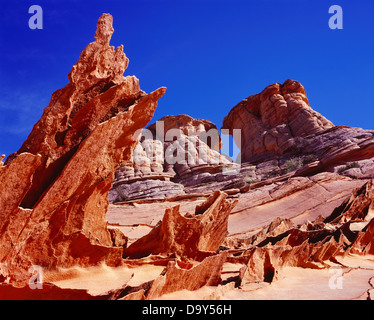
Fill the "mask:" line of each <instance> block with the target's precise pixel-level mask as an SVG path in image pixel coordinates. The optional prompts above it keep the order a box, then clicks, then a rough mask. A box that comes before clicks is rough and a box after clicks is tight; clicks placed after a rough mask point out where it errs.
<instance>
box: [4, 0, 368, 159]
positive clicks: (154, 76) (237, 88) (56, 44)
mask: <svg viewBox="0 0 374 320" xmlns="http://www.w3.org/2000/svg"><path fill="white" fill-rule="evenodd" d="M34 4H37V5H40V6H41V7H42V9H43V29H42V30H31V29H30V28H29V26H28V21H29V18H30V17H31V14H29V13H28V10H29V7H30V6H31V5H34ZM334 4H336V5H340V6H341V7H342V9H343V30H331V29H330V28H329V26H328V21H329V18H330V17H331V14H329V13H328V10H329V7H330V6H331V5H334ZM0 8H1V20H0V23H1V28H0V44H1V46H0V58H1V59H0V76H1V77H0V88H1V89H0V90H1V91H0V154H6V155H9V154H10V153H12V152H14V151H17V150H18V149H19V147H20V146H21V144H22V142H23V141H24V140H25V139H26V138H27V135H28V134H29V132H30V131H31V129H32V127H33V125H34V124H35V123H36V121H37V120H38V119H39V118H40V116H41V114H42V111H43V109H44V108H45V107H46V106H47V105H48V103H49V100H50V97H51V94H52V92H54V91H55V90H57V89H59V88H61V87H63V86H64V85H66V84H67V81H68V80H67V74H68V72H69V71H70V70H71V67H72V66H73V64H74V63H75V62H76V61H77V60H78V57H79V54H80V52H81V51H82V50H83V49H84V47H85V46H86V45H87V44H88V43H89V42H92V41H94V33H95V30H96V22H97V19H98V18H99V16H100V15H101V14H102V13H111V14H112V15H113V17H114V29H115V32H114V35H113V37H112V41H111V44H112V45H113V46H116V47H117V46H119V45H121V44H123V45H124V51H125V53H126V55H127V56H128V58H129V59H130V65H129V68H128V69H127V70H126V72H125V75H135V76H137V77H138V78H139V79H140V86H141V88H142V89H143V90H144V91H146V92H151V91H153V90H155V89H157V88H159V87H161V86H166V87H167V88H168V89H167V92H166V94H165V96H164V97H162V98H161V99H160V100H159V106H158V109H157V110H156V113H155V116H154V119H153V120H152V122H153V121H155V120H157V119H159V118H161V117H162V116H164V115H176V114H182V113H184V114H189V115H191V116H192V117H195V118H205V119H209V120H210V121H212V122H214V123H215V124H216V125H217V127H218V128H220V127H221V124H222V119H223V118H224V116H225V115H226V114H227V113H228V112H229V110H230V109H231V108H232V107H233V106H234V105H236V104H237V103H238V102H240V101H241V100H242V99H244V98H246V97H247V96H249V95H251V94H255V93H258V92H260V91H261V90H263V89H264V88H265V87H266V86H267V85H269V84H271V83H274V82H281V83H283V82H284V81H285V80H286V79H288V78H290V79H294V80H298V81H300V82H301V83H302V84H303V85H304V87H305V88H306V90H307V94H308V98H309V102H310V105H311V106H312V107H313V108H314V109H315V110H317V111H318V112H320V113H321V114H323V115H324V116H325V117H326V118H328V119H329V120H331V121H332V122H333V123H334V124H336V125H348V126H355V127H362V128H365V129H374V124H373V118H374V103H373V98H372V92H373V88H374V77H373V75H374V61H373V57H374V55H373V52H374V1H373V0H331V1H330V0H241V1H240V0H225V1H219V0H199V1H198V0H131V1H130V0H105V1H102V0H100V1H97V0H90V1H88V0H87V1H86V0H73V1H72V0H71V1H66V0H64V1H62V0H48V1H46V0H38V1H36V0H33V1H18V0H12V1H4V0H1V2H0Z"/></svg>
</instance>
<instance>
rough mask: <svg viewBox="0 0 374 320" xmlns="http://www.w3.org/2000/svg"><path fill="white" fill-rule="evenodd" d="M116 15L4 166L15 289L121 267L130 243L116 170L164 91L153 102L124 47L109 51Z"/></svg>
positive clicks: (4, 263) (103, 21)
mask: <svg viewBox="0 0 374 320" xmlns="http://www.w3.org/2000/svg"><path fill="white" fill-rule="evenodd" d="M112 20H113V19H112V16H111V15H109V14H103V15H102V16H101V17H100V19H99V21H98V23H97V31H96V34H95V41H94V42H92V43H90V44H89V45H88V46H87V47H86V48H85V49H84V50H83V51H82V53H81V55H80V57H79V60H78V61H77V63H76V64H75V65H74V66H73V68H72V70H71V71H70V73H69V75H68V79H69V83H68V84H67V85H66V86H65V87H63V88H62V89H60V90H57V91H56V92H55V93H53V95H52V98H51V101H50V104H49V105H48V106H47V107H46V108H45V110H44V112H43V115H42V117H41V119H40V120H39V121H38V122H37V123H36V124H35V126H34V128H33V129H32V131H31V133H30V135H29V136H28V138H27V140H26V141H25V142H24V143H23V145H22V147H21V148H20V149H19V150H18V152H16V153H15V154H12V155H10V156H9V157H8V159H7V160H6V162H5V164H4V165H3V166H2V167H1V168H0V181H1V184H2V185H3V186H6V187H5V188H2V190H1V192H0V207H1V212H0V230H1V231H0V241H1V249H0V261H1V265H0V273H1V275H2V278H4V279H7V281H12V282H20V283H22V282H24V281H26V280H28V279H29V278H30V273H28V269H29V267H30V266H31V265H39V266H41V267H43V268H47V269H48V268H56V267H68V266H72V265H81V266H87V265H91V264H94V263H97V262H100V261H105V262H106V263H107V264H108V265H116V264H118V263H119V262H120V261H121V259H122V249H123V248H122V246H123V244H124V243H125V242H126V237H125V236H124V235H123V234H121V232H120V231H118V230H115V229H112V230H110V231H109V230H108V229H107V222H106V219H105V214H106V211H107V208H108V199H107V195H108V191H109V190H110V188H111V184H112V180H113V175H114V171H115V169H116V168H118V167H119V165H120V164H121V162H122V161H124V160H128V159H129V158H130V156H131V153H132V149H133V148H134V147H135V144H136V139H135V138H134V133H135V132H136V130H138V129H141V128H143V127H144V126H145V125H146V124H147V123H148V121H149V120H150V119H151V118H152V116H153V113H154V110H155V108H156V105H157V100H158V99H159V98H160V97H161V96H162V95H163V94H164V92H165V88H160V89H158V90H156V91H154V92H152V93H150V94H146V93H145V92H143V91H141V90H140V88H139V82H138V79H137V78H136V77H134V76H127V77H124V76H123V73H124V71H125V70H126V68H127V65H128V62H129V61H128V59H127V57H126V55H125V54H124V52H123V46H120V47H118V48H116V49H114V47H112V46H110V45H109V41H110V39H111V36H112V33H113V27H112Z"/></svg>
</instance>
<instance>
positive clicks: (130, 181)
mask: <svg viewBox="0 0 374 320" xmlns="http://www.w3.org/2000/svg"><path fill="white" fill-rule="evenodd" d="M160 122H162V123H163V127H162V131H161V132H162V133H165V135H166V132H168V130H170V129H174V130H177V131H178V130H179V133H178V134H176V135H175V138H174V140H175V141H170V139H169V138H170V137H169V138H166V139H165V135H164V134H162V137H159V136H157V134H156V133H157V132H156V131H157V130H156V128H157V122H156V123H154V124H152V125H150V126H149V127H148V128H147V129H148V130H150V132H151V135H150V137H148V136H145V137H144V138H142V140H141V141H140V143H139V144H138V145H137V146H136V149H135V152H134V156H133V159H132V161H130V162H128V163H127V164H125V165H123V166H122V167H121V168H119V169H118V170H117V172H116V176H115V180H114V184H113V189H112V190H111V191H110V194H109V199H110V201H111V202H112V203H115V202H124V201H139V200H146V199H165V198H175V197H178V196H183V195H191V194H205V195H206V194H209V193H211V192H214V191H216V190H225V191H226V192H229V193H232V192H235V190H236V191H237V192H238V190H239V189H242V188H245V187H246V185H249V184H255V185H256V183H258V182H262V181H267V180H269V179H270V180H271V179H279V178H281V179H283V180H284V179H285V178H288V177H289V176H288V177H285V176H286V175H287V174H289V173H291V175H297V176H307V175H313V174H316V173H319V172H323V171H329V172H335V173H339V174H341V175H345V176H349V177H351V178H354V179H367V178H374V157H373V155H374V131H373V130H363V129H360V128H351V127H345V126H333V124H332V123H331V122H330V121H328V120H327V119H325V118H324V117H323V116H321V115H320V114H319V113H317V112H315V111H314V110H313V109H312V108H311V107H310V106H309V105H308V100H307V98H306V93H305V89H304V88H303V86H302V85H301V84H300V83H299V82H297V81H292V80H287V81H286V82H285V83H284V84H283V85H281V84H279V83H276V84H272V85H270V86H268V87H267V88H265V89H264V90H263V91H262V92H261V93H259V94H256V95H252V96H250V97H249V98H247V99H245V100H243V101H242V102H240V103H239V104H238V105H237V106H235V107H234V108H233V109H232V110H231V111H230V112H229V114H228V115H227V116H226V117H225V118H224V120H223V127H222V128H223V129H229V132H230V133H231V134H232V133H233V130H235V129H240V130H241V141H240V142H238V141H236V143H237V144H238V146H241V160H242V163H241V165H238V164H236V163H233V162H232V160H230V159H228V158H227V157H226V156H225V155H223V154H220V153H218V151H219V148H220V147H221V146H222V144H221V141H220V139H219V138H218V139H216V141H212V140H210V141H209V142H208V141H207V140H206V141H202V140H204V139H201V137H204V135H202V134H201V133H202V132H204V131H205V132H209V130H212V129H213V130H216V127H215V125H214V124H212V123H210V122H209V121H207V120H201V119H193V118H191V117H189V116H186V115H179V116H167V117H164V118H162V119H160ZM234 139H235V136H234ZM171 140H172V139H171ZM199 146H204V148H202V149H199ZM201 150H203V151H201ZM172 152H176V153H178V152H179V153H180V156H181V159H182V160H185V161H184V162H183V161H177V162H176V163H170V161H168V156H170V153H172ZM202 154H203V156H202ZM174 159H175V158H174ZM202 159H206V161H205V162H204V161H201V160H202ZM179 160H180V159H179ZM282 177H283V178H282Z"/></svg>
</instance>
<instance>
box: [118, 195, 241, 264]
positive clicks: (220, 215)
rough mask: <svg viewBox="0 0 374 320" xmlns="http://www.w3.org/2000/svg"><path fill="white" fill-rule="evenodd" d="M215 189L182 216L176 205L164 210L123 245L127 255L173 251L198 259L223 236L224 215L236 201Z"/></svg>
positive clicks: (208, 252)
mask: <svg viewBox="0 0 374 320" xmlns="http://www.w3.org/2000/svg"><path fill="white" fill-rule="evenodd" d="M226 197H227V194H225V193H222V192H220V191H216V192H215V193H214V194H213V195H212V196H210V197H209V198H208V199H207V200H206V201H205V202H203V203H202V204H200V205H198V206H196V208H195V214H193V215H192V214H189V213H187V214H186V215H184V216H182V215H181V214H180V212H179V206H176V207H172V208H170V209H166V210H165V215H164V217H163V219H162V222H161V224H160V225H158V226H157V227H155V228H154V229H153V230H152V231H151V232H150V233H149V234H148V235H146V236H144V237H142V238H141V239H139V240H138V241H136V242H134V243H133V244H132V245H130V246H129V247H128V248H126V249H125V251H124V254H125V255H126V256H129V257H130V258H141V257H144V256H147V255H149V254H160V253H166V254H176V255H177V256H179V257H180V258H182V259H183V258H192V259H195V260H202V258H203V257H205V256H207V255H210V254H211V253H212V252H213V253H214V252H215V251H217V250H218V248H219V246H220V245H221V243H222V242H223V240H224V239H225V238H226V236H227V225H228V218H229V214H230V212H231V210H232V208H233V207H234V206H235V204H236V201H228V200H226Z"/></svg>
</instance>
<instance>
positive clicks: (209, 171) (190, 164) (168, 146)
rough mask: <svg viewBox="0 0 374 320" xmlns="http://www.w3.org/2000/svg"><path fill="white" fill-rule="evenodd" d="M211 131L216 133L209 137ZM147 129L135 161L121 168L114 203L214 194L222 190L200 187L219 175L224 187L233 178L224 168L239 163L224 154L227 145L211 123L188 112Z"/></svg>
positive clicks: (135, 153) (116, 177) (113, 192)
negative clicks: (220, 150)
mask: <svg viewBox="0 0 374 320" xmlns="http://www.w3.org/2000/svg"><path fill="white" fill-rule="evenodd" d="M158 126H160V127H159V128H158ZM210 130H211V132H213V134H210V137H208V134H209V132H210ZM146 131H147V134H145V133H144V134H143V137H142V139H141V140H140V143H139V144H138V145H137V146H136V147H135V150H134V154H133V158H132V161H129V162H127V163H125V164H124V165H123V166H121V168H119V169H118V170H117V171H116V176H115V179H114V183H113V189H112V190H111V191H110V193H109V199H110V201H111V202H123V201H129V200H142V199H165V198H172V197H177V196H182V195H185V194H191V193H196V192H202V191H203V192H211V191H215V190H217V189H218V188H217V187H216V186H213V188H209V187H208V188H207V187H206V185H205V186H204V187H203V190H200V191H199V190H197V189H198V187H199V186H201V185H202V184H203V185H204V184H206V183H208V184H209V183H211V182H214V183H216V182H217V179H218V181H219V180H220V179H221V181H220V182H223V183H221V184H220V185H221V186H222V187H223V186H224V185H225V184H228V183H227V182H225V181H228V180H229V179H230V178H229V177H228V175H226V176H225V175H223V174H222V169H223V168H225V167H226V166H232V165H233V164H232V161H231V160H229V159H228V158H227V157H226V156H224V155H222V154H220V153H219V152H218V151H219V149H220V148H221V145H222V143H221V140H220V137H219V132H218V130H217V128H216V126H215V125H214V124H213V123H211V122H210V121H208V120H203V119H193V118H191V117H190V116H187V115H178V116H166V117H163V118H161V119H160V120H159V121H158V122H157V123H154V124H151V125H150V126H148V128H147V130H146ZM207 133H208V134H207ZM221 189H222V190H224V189H225V188H224V187H223V188H221Z"/></svg>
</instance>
